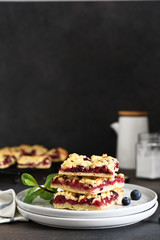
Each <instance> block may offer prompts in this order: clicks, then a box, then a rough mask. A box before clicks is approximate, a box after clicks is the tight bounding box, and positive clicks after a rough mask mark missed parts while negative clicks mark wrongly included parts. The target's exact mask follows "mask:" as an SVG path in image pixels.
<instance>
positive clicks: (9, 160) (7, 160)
mask: <svg viewBox="0 0 160 240" xmlns="http://www.w3.org/2000/svg"><path fill="white" fill-rule="evenodd" d="M11 162H12V161H11V159H10V158H9V156H6V157H5V159H4V161H3V164H2V165H7V164H10V163H11Z"/></svg>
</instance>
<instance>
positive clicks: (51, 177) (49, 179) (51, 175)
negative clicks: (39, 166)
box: [44, 173, 58, 189]
mask: <svg viewBox="0 0 160 240" xmlns="http://www.w3.org/2000/svg"><path fill="white" fill-rule="evenodd" d="M57 174H58V173H52V174H50V175H48V176H47V179H46V182H45V184H44V187H45V188H49V189H50V186H51V183H52V179H53V178H54V177H55V176H56V175H57Z"/></svg>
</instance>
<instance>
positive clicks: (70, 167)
mask: <svg viewBox="0 0 160 240" xmlns="http://www.w3.org/2000/svg"><path fill="white" fill-rule="evenodd" d="M118 167H119V166H118V161H117V159H116V158H113V157H110V156H107V154H103V155H102V156H96V155H92V156H91V158H88V157H87V156H84V155H78V154H76V153H74V154H70V155H69V158H68V159H67V160H66V161H64V163H63V164H62V165H61V168H60V170H59V174H60V175H77V176H95V177H111V176H114V175H115V172H116V171H118Z"/></svg>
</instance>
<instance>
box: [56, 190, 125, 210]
mask: <svg viewBox="0 0 160 240" xmlns="http://www.w3.org/2000/svg"><path fill="white" fill-rule="evenodd" d="M122 198H123V190H122V189H121V188H115V189H114V190H111V191H108V192H104V193H99V194H94V195H90V194H87V195H85V194H78V193H73V192H68V191H63V192H58V193H56V194H55V197H54V200H53V205H54V208H59V209H63V208H67V209H72V210H84V211H90V210H105V209H108V208H110V207H111V206H113V205H115V204H121V201H122Z"/></svg>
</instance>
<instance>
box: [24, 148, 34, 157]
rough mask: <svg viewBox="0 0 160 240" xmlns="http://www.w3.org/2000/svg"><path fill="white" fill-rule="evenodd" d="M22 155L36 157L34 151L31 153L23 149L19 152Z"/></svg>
mask: <svg viewBox="0 0 160 240" xmlns="http://www.w3.org/2000/svg"><path fill="white" fill-rule="evenodd" d="M21 152H22V155H24V156H35V155H36V150H32V151H31V152H26V151H25V150H24V149H22V150H21Z"/></svg>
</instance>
